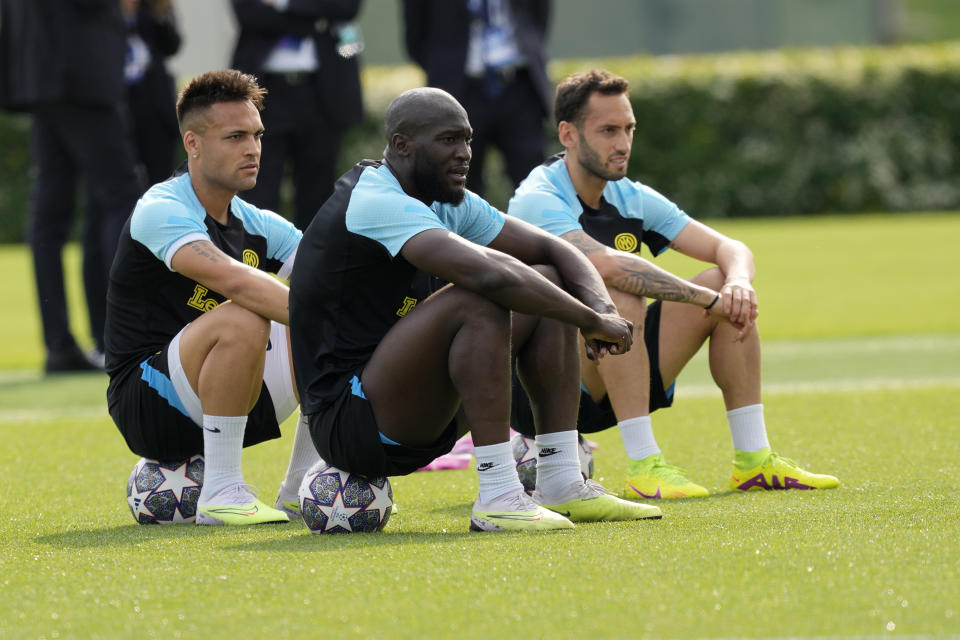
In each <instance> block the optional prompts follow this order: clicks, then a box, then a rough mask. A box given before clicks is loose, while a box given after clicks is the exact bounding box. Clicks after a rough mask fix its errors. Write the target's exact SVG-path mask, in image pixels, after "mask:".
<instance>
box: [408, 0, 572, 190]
mask: <svg viewBox="0 0 960 640" xmlns="http://www.w3.org/2000/svg"><path fill="white" fill-rule="evenodd" d="M550 8H551V5H550V0H404V2H403V19H404V43H405V45H406V49H407V54H408V55H409V56H410V58H411V59H413V61H414V62H416V63H417V64H418V65H420V67H421V68H423V70H424V71H425V72H426V74H427V84H428V85H430V86H431V87H439V88H441V89H444V90H446V91H447V92H449V93H451V94H452V95H453V96H454V97H455V98H456V99H457V100H458V101H459V102H460V104H462V105H463V106H464V108H465V109H466V110H467V113H468V114H470V123H471V124H472V125H473V142H472V146H473V160H472V161H471V163H470V174H469V175H468V176H467V188H468V189H470V190H471V191H473V192H475V193H477V194H480V195H483V194H484V191H485V184H484V180H483V173H484V159H485V156H486V151H487V148H488V147H489V146H491V145H492V146H495V147H497V148H498V149H499V150H500V152H501V153H502V154H503V159H504V164H505V165H506V172H507V175H508V176H509V178H510V181H511V182H512V183H513V186H514V187H516V186H517V185H518V184H520V181H521V180H523V179H524V178H525V177H527V173H529V171H530V170H531V169H533V168H534V167H535V166H537V165H538V164H540V163H541V162H543V159H544V157H546V149H547V136H546V133H545V131H544V118H545V117H546V116H547V115H548V114H549V113H550V112H551V110H552V105H553V83H551V82H550V78H549V77H548V76H547V54H546V38H547V26H548V23H549V18H550Z"/></svg>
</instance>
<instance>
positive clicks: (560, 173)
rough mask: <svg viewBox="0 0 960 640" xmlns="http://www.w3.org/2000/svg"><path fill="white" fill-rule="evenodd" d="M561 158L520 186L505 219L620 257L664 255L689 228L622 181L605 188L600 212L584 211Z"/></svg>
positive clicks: (682, 216)
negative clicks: (575, 237)
mask: <svg viewBox="0 0 960 640" xmlns="http://www.w3.org/2000/svg"><path fill="white" fill-rule="evenodd" d="M563 157H564V156H563V154H558V155H555V156H553V157H551V158H549V159H548V160H547V161H546V162H544V163H543V164H542V165H540V166H539V167H536V168H535V169H534V170H533V171H531V172H530V175H528V176H527V178H526V179H525V180H524V181H523V182H522V183H521V184H520V186H519V187H518V188H517V191H516V193H515V194H514V195H513V197H512V198H511V199H510V204H509V205H508V207H507V213H509V214H510V215H512V216H516V217H518V218H520V219H521V220H525V221H526V222H529V223H531V224H533V225H536V226H538V227H540V228H541V229H544V230H545V231H548V232H550V233H552V234H553V235H556V236H562V235H564V234H566V233H569V232H571V231H576V230H582V231H584V232H586V233H587V234H588V235H590V237H592V238H593V239H594V240H596V241H597V242H600V243H601V244H604V245H606V246H608V247H613V248H615V249H619V250H621V251H627V252H630V253H639V252H640V244H641V243H643V244H646V245H647V247H649V249H650V251H651V253H652V254H653V255H655V256H656V255H659V254H661V253H662V252H663V251H665V250H666V249H667V247H668V246H669V244H670V243H671V242H672V241H673V239H674V238H676V237H677V235H678V234H679V233H680V232H681V231H682V230H683V228H684V227H686V226H687V224H688V223H689V222H690V217H689V216H688V215H687V214H686V213H684V212H683V211H682V210H681V209H680V208H679V207H678V206H677V205H676V204H674V203H673V202H671V201H670V200H669V199H667V198H665V197H664V196H663V195H661V194H659V193H657V192H656V191H654V190H653V189H651V188H650V187H648V186H646V185H644V184H641V183H639V182H635V181H632V180H629V179H628V178H621V179H620V180H614V181H611V182H608V183H607V186H606V187H605V188H604V190H603V196H602V198H601V204H600V208H599V209H590V208H587V207H584V205H583V202H581V201H580V199H579V198H578V197H577V192H576V190H575V189H574V187H573V182H572V181H571V180H570V174H569V173H567V166H566V163H565V162H564V161H563Z"/></svg>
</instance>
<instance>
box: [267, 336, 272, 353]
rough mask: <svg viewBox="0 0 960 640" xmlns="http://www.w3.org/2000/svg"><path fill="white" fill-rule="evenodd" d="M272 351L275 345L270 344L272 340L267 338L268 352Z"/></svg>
mask: <svg viewBox="0 0 960 640" xmlns="http://www.w3.org/2000/svg"><path fill="white" fill-rule="evenodd" d="M270 349H273V343H272V342H270V338H267V351H270Z"/></svg>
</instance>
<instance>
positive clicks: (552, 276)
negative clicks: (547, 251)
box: [531, 264, 564, 289]
mask: <svg viewBox="0 0 960 640" xmlns="http://www.w3.org/2000/svg"><path fill="white" fill-rule="evenodd" d="M531 267H532V268H533V270H534V271H536V272H537V273H539V274H540V275H542V276H543V277H544V278H546V279H547V280H549V281H550V282H552V283H553V284H555V285H557V286H558V287H560V288H561V289H563V288H564V286H563V278H561V277H560V272H559V271H557V268H556V267H554V266H553V265H549V264H535V265H531Z"/></svg>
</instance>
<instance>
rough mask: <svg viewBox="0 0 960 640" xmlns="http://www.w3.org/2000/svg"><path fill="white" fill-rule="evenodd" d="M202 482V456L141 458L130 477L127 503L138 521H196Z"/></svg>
mask: <svg viewBox="0 0 960 640" xmlns="http://www.w3.org/2000/svg"><path fill="white" fill-rule="evenodd" d="M202 486H203V456H199V455H197V456H193V457H192V458H190V459H189V460H181V461H180V462H158V461H156V460H150V459H149V458H140V460H138V461H137V464H135V465H134V466H133V471H131V472H130V479H129V480H127V505H128V506H129V507H130V513H131V514H133V519H134V520H136V521H137V522H138V523H139V524H176V523H180V522H193V521H195V520H196V519H197V499H198V498H199V497H200V488H201V487H202Z"/></svg>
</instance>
